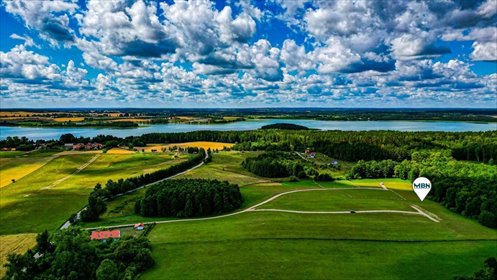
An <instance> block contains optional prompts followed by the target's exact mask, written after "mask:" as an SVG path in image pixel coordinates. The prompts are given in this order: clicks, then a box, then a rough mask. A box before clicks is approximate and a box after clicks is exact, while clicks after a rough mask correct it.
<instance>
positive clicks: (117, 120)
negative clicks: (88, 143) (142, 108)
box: [111, 118, 150, 122]
mask: <svg viewBox="0 0 497 280" xmlns="http://www.w3.org/2000/svg"><path fill="white" fill-rule="evenodd" d="M111 121H112V122H149V121H150V119H139V118H136V119H132V118H127V119H115V120H111Z"/></svg>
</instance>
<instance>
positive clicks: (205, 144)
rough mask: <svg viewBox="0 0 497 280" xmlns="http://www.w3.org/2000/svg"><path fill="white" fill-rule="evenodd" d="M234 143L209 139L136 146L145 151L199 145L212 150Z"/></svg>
mask: <svg viewBox="0 0 497 280" xmlns="http://www.w3.org/2000/svg"><path fill="white" fill-rule="evenodd" d="M233 145H234V144H233V143H222V142H208V141H195V142H184V143H172V144H167V145H163V144H148V145H147V146H146V147H136V149H137V150H140V151H141V150H144V151H145V152H151V151H152V150H157V151H161V150H162V149H170V148H174V147H176V148H188V147H197V148H202V149H205V150H207V149H211V150H215V149H218V150H222V149H223V148H224V147H226V148H231V147H233Z"/></svg>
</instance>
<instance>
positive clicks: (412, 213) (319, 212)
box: [251, 209, 421, 215]
mask: <svg viewBox="0 0 497 280" xmlns="http://www.w3.org/2000/svg"><path fill="white" fill-rule="evenodd" d="M251 211H257V212H283V213H294V214H366V213H398V214H409V215H421V214H420V213H419V212H414V211H403V210H354V211H352V210H349V211H299V210H285V209H253V210H251Z"/></svg>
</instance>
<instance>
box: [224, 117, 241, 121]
mask: <svg viewBox="0 0 497 280" xmlns="http://www.w3.org/2000/svg"><path fill="white" fill-rule="evenodd" d="M223 119H225V120H227V121H234V120H237V119H239V117H223Z"/></svg>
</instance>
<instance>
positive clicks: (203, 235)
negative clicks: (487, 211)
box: [143, 190, 497, 279]
mask: <svg viewBox="0 0 497 280" xmlns="http://www.w3.org/2000/svg"><path fill="white" fill-rule="evenodd" d="M354 191H356V190H350V192H354ZM320 193H323V192H320ZM329 193H330V197H326V196H322V195H321V196H316V197H314V199H315V198H317V197H321V198H322V201H321V202H320V203H316V204H313V205H315V206H316V207H314V208H313V207H309V206H308V203H309V201H305V199H304V200H302V203H301V204H300V205H298V202H299V199H297V198H296V199H291V200H292V202H294V205H293V206H296V207H300V208H301V209H302V208H304V207H308V208H309V210H316V211H319V210H322V207H321V206H323V205H325V204H326V203H328V204H333V203H334V201H335V199H334V198H333V197H331V194H335V191H330V192H329ZM378 193H385V194H386V193H388V192H387V191H378ZM299 194H305V193H299ZM284 198H285V196H282V197H280V198H279V199H281V200H284ZM392 199H394V200H395V198H392ZM340 203H341V202H340ZM337 207H338V206H337ZM347 207H348V206H347ZM355 207H358V204H355ZM423 208H425V209H430V211H433V212H434V213H436V214H437V215H438V216H439V217H440V218H441V219H442V221H441V222H440V223H434V222H432V221H430V220H428V219H426V218H425V217H422V216H410V215H401V214H400V215H399V214H390V213H384V214H365V215H361V214H355V215H352V214H350V215H305V214H290V213H267V212H248V213H243V214H240V215H236V216H232V217H227V218H222V219H217V220H210V221H195V222H182V223H172V224H158V225H157V226H156V228H155V229H154V230H153V231H152V232H151V233H150V235H149V238H150V240H151V241H152V244H153V255H154V258H155V260H156V261H157V265H156V266H155V268H154V269H152V270H150V271H149V272H147V273H145V275H144V277H143V278H144V279H155V278H157V277H159V276H160V277H164V278H171V279H176V278H181V279H210V278H217V279H223V278H228V279H230V278H232V277H233V275H236V276H237V278H241V279H247V278H249V279H303V278H305V279H364V278H368V279H452V277H453V276H455V275H465V274H466V275H467V274H471V273H472V272H474V271H476V270H478V269H479V268H480V267H481V264H482V262H483V260H484V259H485V258H487V257H489V256H492V255H494V256H495V255H497V234H496V231H495V230H490V229H488V228H485V227H482V226H480V225H479V224H478V223H476V222H474V221H470V220H468V219H465V218H463V217H461V216H459V215H456V214H454V213H452V212H450V211H448V210H446V209H444V208H443V207H442V206H440V205H437V204H436V203H433V202H428V203H426V204H425V203H423ZM220 264H222V265H220ZM254 268H257V269H254Z"/></svg>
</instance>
